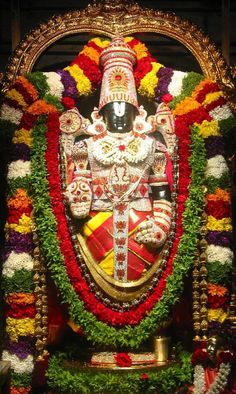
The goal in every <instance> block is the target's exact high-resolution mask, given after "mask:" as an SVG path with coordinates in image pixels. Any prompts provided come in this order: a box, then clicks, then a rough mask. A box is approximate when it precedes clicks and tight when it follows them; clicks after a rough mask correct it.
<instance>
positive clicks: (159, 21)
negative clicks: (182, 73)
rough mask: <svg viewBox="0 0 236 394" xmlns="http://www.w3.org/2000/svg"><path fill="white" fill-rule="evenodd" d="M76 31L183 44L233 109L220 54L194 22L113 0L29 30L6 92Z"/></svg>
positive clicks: (7, 76) (10, 67) (15, 58)
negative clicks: (166, 39)
mask: <svg viewBox="0 0 236 394" xmlns="http://www.w3.org/2000/svg"><path fill="white" fill-rule="evenodd" d="M79 33H92V34H94V35H103V36H107V37H110V38H112V37H114V35H122V36H127V35H132V34H135V33H157V34H162V35H164V36H167V37H170V38H173V39H175V40H177V41H178V42H180V43H181V44H183V45H184V46H185V47H186V48H187V49H188V50H189V51H190V52H191V53H192V54H193V56H194V57H195V58H196V60H197V61H198V63H199V65H200V67H201V69H202V72H203V74H204V76H205V77H206V78H209V79H211V80H212V81H214V82H217V83H218V84H219V85H220V87H221V89H222V90H223V92H224V95H225V97H226V99H227V100H228V102H229V105H230V106H231V108H232V110H235V111H236V99H235V86H234V83H233V79H232V77H231V74H230V68H229V67H228V66H227V64H226V62H225V60H224V58H223V56H222V54H221V53H220V51H218V50H217V49H216V47H215V45H214V43H213V42H211V40H210V39H209V38H208V37H207V36H206V35H205V34H203V33H202V31H201V30H200V29H199V28H198V27H197V26H195V25H194V24H192V23H190V22H188V21H186V20H183V19H181V18H180V17H179V16H176V15H175V14H172V13H166V12H162V11H154V10H151V9H143V8H141V7H140V6H139V5H138V4H137V3H134V2H131V3H130V2H129V4H128V2H126V1H123V2H122V3H121V4H119V1H116V0H114V1H113V2H111V4H109V1H104V2H103V3H98V4H96V3H93V4H91V5H88V6H87V7H86V8H85V9H84V10H82V11H72V12H68V13H66V14H64V15H61V16H54V17H52V18H51V19H49V21H48V22H47V23H43V24H41V25H39V27H37V28H35V29H34V30H32V31H31V32H30V33H29V34H28V35H26V36H25V38H24V39H23V40H22V41H21V42H20V44H19V45H18V46H17V48H16V50H15V52H14V53H13V56H12V58H11V60H10V62H9V64H8V66H7V69H6V73H5V75H4V77H3V80H2V87H3V91H6V90H7V89H8V87H9V85H10V84H11V83H13V82H14V81H15V79H16V78H17V76H19V75H24V74H26V73H29V72H31V71H32V69H33V66H34V64H35V62H36V60H37V59H38V58H39V56H40V55H41V54H42V53H43V52H44V51H45V50H46V49H47V48H48V47H49V46H50V45H51V44H53V43H55V42H56V41H58V40H59V39H61V38H64V37H66V36H69V35H74V34H79Z"/></svg>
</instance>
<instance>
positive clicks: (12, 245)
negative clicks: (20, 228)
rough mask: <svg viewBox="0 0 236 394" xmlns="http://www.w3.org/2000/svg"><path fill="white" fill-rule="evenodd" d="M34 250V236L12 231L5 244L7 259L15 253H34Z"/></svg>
mask: <svg viewBox="0 0 236 394" xmlns="http://www.w3.org/2000/svg"><path fill="white" fill-rule="evenodd" d="M33 249H34V243H33V236H32V234H30V233H29V234H21V233H18V232H17V231H14V230H10V231H9V237H8V239H7V241H6V243H5V258H4V260H5V259H6V258H7V257H8V255H9V254H10V253H11V252H12V251H14V252H16V253H23V252H26V253H32V251H33Z"/></svg>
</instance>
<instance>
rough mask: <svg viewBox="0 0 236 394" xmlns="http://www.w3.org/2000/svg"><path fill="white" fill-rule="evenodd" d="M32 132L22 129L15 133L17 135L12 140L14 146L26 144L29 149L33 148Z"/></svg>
mask: <svg viewBox="0 0 236 394" xmlns="http://www.w3.org/2000/svg"><path fill="white" fill-rule="evenodd" d="M31 134H32V130H26V129H20V130H17V131H16V132H15V135H14V137H13V139H12V141H13V142H14V144H21V143H24V144H26V145H28V146H29V147H31V146H32V142H33V139H32V137H31Z"/></svg>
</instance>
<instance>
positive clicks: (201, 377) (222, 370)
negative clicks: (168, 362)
mask: <svg viewBox="0 0 236 394" xmlns="http://www.w3.org/2000/svg"><path fill="white" fill-rule="evenodd" d="M230 369H231V365H230V363H221V364H220V367H219V371H218V373H217V376H216V378H215V379H214V381H213V382H212V383H211V385H210V387H209V389H208V390H207V392H206V393H205V390H206V383H205V371H204V368H203V367H202V366H201V365H199V364H198V365H196V366H195V368H194V383H193V385H194V389H193V393H194V394H204V393H205V394H220V393H221V392H222V391H223V390H224V389H225V387H226V384H227V382H228V377H229V374H230Z"/></svg>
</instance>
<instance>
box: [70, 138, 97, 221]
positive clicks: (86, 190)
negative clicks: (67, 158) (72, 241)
mask: <svg viewBox="0 0 236 394" xmlns="http://www.w3.org/2000/svg"><path fill="white" fill-rule="evenodd" d="M71 160H72V162H73V168H74V169H73V174H72V177H71V180H70V182H69V183H68V186H67V188H66V191H65V193H64V197H65V200H66V202H67V204H68V205H69V207H70V210H71V214H72V216H73V217H74V218H76V219H83V218H85V217H87V216H88V215H89V212H90V208H91V203H92V189H91V171H90V169H89V168H88V148H87V145H86V143H85V142H84V141H80V142H79V143H78V144H75V145H74V147H73V148H72V155H71Z"/></svg>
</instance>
